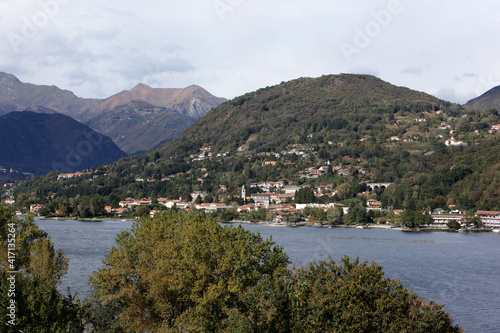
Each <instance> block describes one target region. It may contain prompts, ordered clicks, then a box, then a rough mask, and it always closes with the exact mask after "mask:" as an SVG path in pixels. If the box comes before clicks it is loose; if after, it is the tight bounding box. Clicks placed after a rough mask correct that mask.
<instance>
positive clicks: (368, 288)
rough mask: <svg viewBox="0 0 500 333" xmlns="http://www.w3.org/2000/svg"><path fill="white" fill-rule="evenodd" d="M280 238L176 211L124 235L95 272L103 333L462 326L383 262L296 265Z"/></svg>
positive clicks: (147, 220) (444, 329) (406, 329)
mask: <svg viewBox="0 0 500 333" xmlns="http://www.w3.org/2000/svg"><path fill="white" fill-rule="evenodd" d="M288 264H289V261H288V257H287V256H286V254H285V253H284V252H283V249H282V248H281V247H277V246H275V244H274V242H272V240H263V239H262V238H261V236H260V235H259V234H252V233H250V232H249V231H246V230H244V229H242V228H241V227H238V228H232V227H227V226H226V227H223V226H221V225H220V224H218V223H216V221H215V220H214V219H211V218H210V217H208V216H206V215H204V214H200V213H196V214H187V213H185V212H184V211H175V210H174V211H169V212H167V213H164V214H159V215H155V217H154V218H153V219H150V218H144V219H143V220H142V221H140V222H138V223H136V224H135V225H134V227H133V228H132V230H131V231H130V232H123V233H122V234H121V235H119V236H118V237H117V240H116V246H115V247H113V248H112V249H111V251H110V252H109V254H108V255H107V256H106V259H105V261H104V266H103V267H102V268H101V269H100V270H99V271H98V272H96V273H94V275H93V276H92V277H91V283H92V285H93V288H94V290H95V291H94V295H93V297H94V301H93V304H92V305H91V308H92V309H93V311H94V313H93V316H92V318H91V321H92V323H93V325H94V327H95V329H96V330H97V331H98V332H144V331H147V332H170V331H185V332H215V331H218V332H317V331H319V332H333V331H335V332H461V331H462V330H461V329H460V328H458V327H456V326H453V323H452V318H451V317H450V316H449V315H448V314H447V313H445V312H444V311H443V305H438V304H435V303H434V302H430V303H426V301H425V300H424V299H421V298H418V297H417V295H416V294H414V293H411V292H409V291H408V290H407V289H405V288H404V287H403V286H402V285H401V284H400V283H399V282H396V281H394V280H391V279H388V278H385V277H384V272H383V270H382V267H381V266H379V265H377V264H375V263H373V264H371V265H370V264H367V263H366V262H365V263H359V261H358V260H355V261H350V260H349V259H348V258H347V257H345V258H343V259H342V260H341V262H340V263H339V264H335V263H334V262H333V261H331V260H330V261H328V262H325V261H322V262H319V263H316V262H313V263H312V264H311V265H310V266H309V267H305V268H294V269H289V268H288Z"/></svg>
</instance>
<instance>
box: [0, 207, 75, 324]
mask: <svg viewBox="0 0 500 333" xmlns="http://www.w3.org/2000/svg"><path fill="white" fill-rule="evenodd" d="M0 243H1V247H2V248H3V249H5V251H6V252H7V249H9V250H10V251H9V252H11V253H13V254H14V255H13V256H10V255H8V254H7V253H5V255H2V256H0V293H1V294H2V297H0V318H2V320H4V319H6V318H9V316H8V313H10V311H9V310H8V309H7V307H8V306H10V304H11V300H14V301H15V303H14V304H15V308H16V317H15V322H14V325H13V326H14V327H12V326H11V330H10V331H12V332H16V331H18V330H22V331H23V332H41V333H44V332H46V333H49V332H83V324H82V319H83V317H82V316H83V311H84V309H83V308H82V307H81V306H80V304H79V302H77V301H76V300H75V299H74V297H72V296H70V295H68V296H63V295H61V294H60V293H59V291H58V290H57V285H58V284H59V283H60V280H61V277H62V276H63V275H64V274H65V273H66V271H67V269H68V259H67V258H66V257H65V256H64V254H63V253H62V252H61V251H56V250H55V249H54V247H53V245H52V242H51V241H50V238H49V237H48V235H47V233H45V232H44V231H42V230H40V229H39V228H38V226H37V225H36V224H35V223H34V220H33V216H32V215H28V216H27V217H26V218H25V219H24V220H19V219H17V218H16V216H15V213H14V212H13V211H12V210H11V209H9V208H7V207H5V206H3V205H0ZM12 244H14V245H15V247H12V246H11V245H12ZM11 258H13V259H11ZM13 271H15V272H17V273H16V274H13V273H11V272H13ZM12 278H13V281H15V292H14V294H15V295H12V296H13V297H8V295H9V294H10V291H11V290H12V287H11V283H10V280H8V279H12ZM8 311H9V312H8ZM7 320H9V319H7ZM2 325H4V324H3V323H2ZM4 327H5V326H4ZM10 331H9V332H10Z"/></svg>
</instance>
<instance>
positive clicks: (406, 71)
mask: <svg viewBox="0 0 500 333" xmlns="http://www.w3.org/2000/svg"><path fill="white" fill-rule="evenodd" d="M401 73H402V74H412V75H418V76H421V75H422V68H420V67H419V66H414V67H408V68H405V69H403V70H402V71H401Z"/></svg>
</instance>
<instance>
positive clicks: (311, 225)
mask: <svg viewBox="0 0 500 333" xmlns="http://www.w3.org/2000/svg"><path fill="white" fill-rule="evenodd" d="M36 217H37V218H38V219H40V220H58V221H66V220H70V221H81V222H103V221H118V222H129V221H130V222H134V221H137V219H133V218H125V219H124V218H110V217H103V218H96V217H94V218H89V219H78V218H72V217H44V216H36ZM218 222H219V223H222V224H254V225H262V226H266V227H288V228H299V227H307V228H327V229H333V228H342V229H346V228H351V229H360V230H364V229H380V230H397V231H404V232H457V233H484V232H493V229H459V230H451V229H444V228H425V227H424V228H416V229H409V228H403V227H401V226H396V225H393V224H370V225H363V226H361V225H328V224H320V223H309V222H299V223H289V222H268V221H247V220H233V221H230V222H223V221H218Z"/></svg>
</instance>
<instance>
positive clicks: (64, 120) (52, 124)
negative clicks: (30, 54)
mask: <svg viewBox="0 0 500 333" xmlns="http://www.w3.org/2000/svg"><path fill="white" fill-rule="evenodd" d="M0 141H1V142H2V144H1V145H0V165H2V166H4V167H13V168H15V169H22V170H26V171H29V172H34V173H38V174H40V173H46V172H49V171H51V170H58V171H61V172H74V171H79V170H83V169H86V168H88V167H91V166H95V165H98V164H103V163H110V162H113V161H116V160H118V159H120V158H121V157H124V156H125V153H124V152H123V151H121V150H120V149H119V148H118V147H117V146H116V145H115V144H114V143H113V141H111V139H109V138H108V137H106V136H104V135H102V134H100V133H97V132H95V131H94V130H92V129H90V128H88V127H87V126H85V125H83V124H81V123H79V122H77V121H76V120H74V119H72V118H70V117H68V116H65V115H62V114H45V113H35V112H32V111H24V112H11V113H8V114H6V115H3V116H0Z"/></svg>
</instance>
